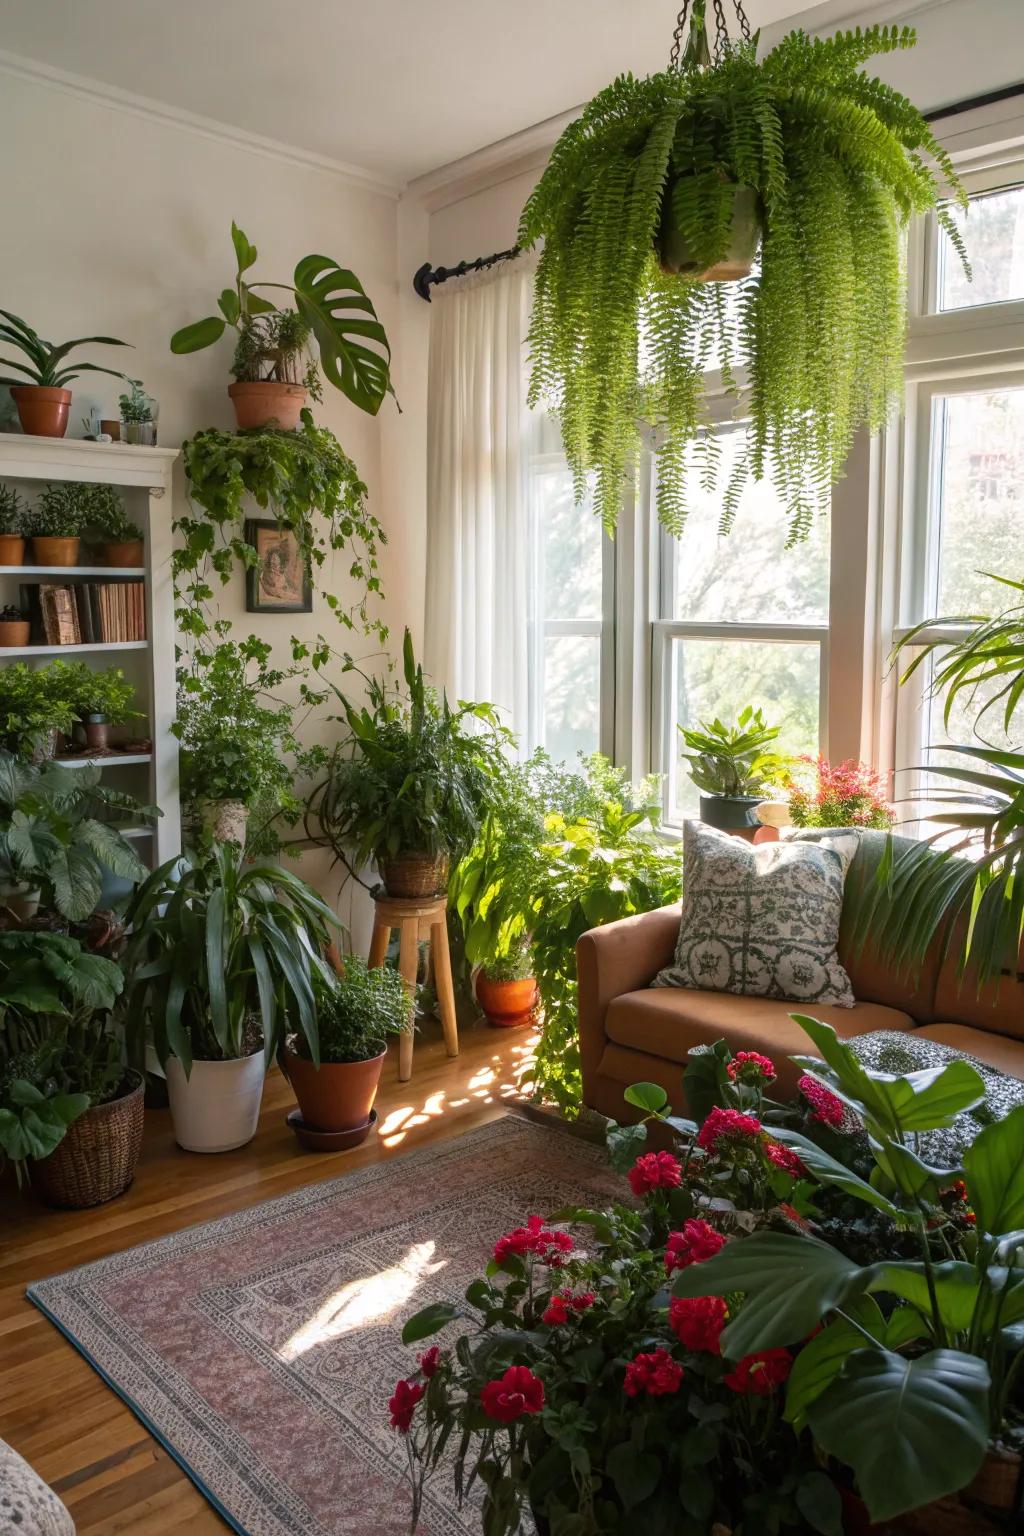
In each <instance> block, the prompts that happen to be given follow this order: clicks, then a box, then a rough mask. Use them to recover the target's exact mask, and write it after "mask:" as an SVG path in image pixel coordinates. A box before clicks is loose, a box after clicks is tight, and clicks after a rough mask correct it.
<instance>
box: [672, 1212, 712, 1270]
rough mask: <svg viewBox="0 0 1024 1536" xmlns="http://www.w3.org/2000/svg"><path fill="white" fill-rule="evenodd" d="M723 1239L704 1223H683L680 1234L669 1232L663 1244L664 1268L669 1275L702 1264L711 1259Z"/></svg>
mask: <svg viewBox="0 0 1024 1536" xmlns="http://www.w3.org/2000/svg"><path fill="white" fill-rule="evenodd" d="M724 1247H725V1238H724V1237H723V1236H722V1234H721V1233H720V1232H716V1231H715V1229H714V1227H712V1226H710V1225H709V1224H708V1223H707V1222H706V1221H700V1220H695V1219H692V1218H691V1220H690V1221H686V1222H684V1223H683V1230H682V1231H681V1232H670V1233H669V1235H668V1240H667V1242H666V1244H665V1268H666V1269H667V1270H668V1272H669V1274H671V1273H672V1271H673V1270H676V1269H686V1268H687V1267H688V1266H689V1265H690V1264H703V1263H705V1262H706V1260H708V1259H713V1258H714V1256H715V1254H716V1253H717V1252H718V1251H719V1249H720V1248H724Z"/></svg>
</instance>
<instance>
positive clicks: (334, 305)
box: [171, 223, 391, 430]
mask: <svg viewBox="0 0 1024 1536" xmlns="http://www.w3.org/2000/svg"><path fill="white" fill-rule="evenodd" d="M231 239H232V243H233V245H234V248H235V259H236V263H237V270H236V273H235V285H234V287H233V288H225V289H224V290H223V292H222V293H221V295H220V298H219V299H218V300H217V305H218V308H219V309H220V314H219V315H209V316H207V318H206V319H205V320H198V321H196V322H195V324H193V325H187V326H184V327H183V328H182V329H181V330H180V331H175V333H174V335H173V336H172V337H171V351H172V352H177V353H187V352H198V351H200V350H201V349H202V348H204V347H210V346H213V344H214V343H215V342H217V341H219V340H220V338H221V337H222V336H223V334H224V330H225V327H226V326H229V325H231V326H234V327H235V329H236V330H237V331H238V343H237V346H236V350H235V360H234V367H233V370H232V371H233V372H234V374H235V383H234V384H232V385H231V386H230V387H229V389H228V394H229V395H230V396H231V399H232V401H233V403H234V406H235V412H236V415H237V418H238V425H239V427H240V428H244V427H265V426H267V425H268V424H270V423H276V425H277V426H279V427H281V428H283V429H285V430H287V429H290V428H294V427H296V426H297V425H298V422H299V412H300V411H301V410H302V407H303V405H304V404H305V400H306V394H307V392H312V393H313V398H314V399H317V398H319V396H318V394H317V390H318V389H319V376H318V374H317V371H316V363H315V361H314V360H313V359H312V358H311V357H310V356H309V347H310V344H311V341H313V340H315V341H316V344H317V347H318V349H319V356H320V367H321V368H322V369H323V373H324V376H325V378H327V379H328V380H329V382H330V383H331V384H333V385H334V387H335V388H336V389H340V390H341V392H342V394H343V395H345V396H346V397H347V398H348V399H349V400H351V401H352V403H353V405H357V406H358V407H359V408H360V410H363V411H367V412H369V414H370V415H371V416H375V415H376V414H377V412H378V411H379V410H380V407H381V403H382V401H383V399H384V396H385V395H386V394H388V393H389V392H391V379H390V367H391V349H390V347H389V346H388V339H387V335H386V334H385V331H384V327H383V326H382V325H381V323H380V321H379V320H378V319H377V315H376V312H375V310H374V307H373V305H372V303H371V302H370V300H369V299H368V298H367V296H366V292H365V290H364V288H363V286H362V284H361V283H360V281H359V279H358V278H357V277H356V275H355V273H354V272H350V271H348V270H346V269H344V268H342V267H339V266H338V264H337V262H334V261H331V260H330V259H329V258H328V257H326V256H304V257H303V258H302V260H301V261H300V262H299V264H298V266H297V267H296V268H295V274H294V282H293V283H267V282H251V281H248V280H246V278H245V277H244V276H243V274H244V273H246V272H248V270H249V268H250V267H252V266H253V265H254V263H255V261H256V256H257V251H256V247H255V246H254V245H251V244H250V243H249V240H248V238H247V237H246V235H245V234H243V232H242V231H241V230H240V229H239V228H238V226H237V225H236V224H234V223H232V225H231ZM257 288H279V289H283V290H284V291H285V292H286V293H290V294H291V296H292V299H293V300H294V304H295V309H294V310H282V309H278V308H277V307H276V306H275V305H274V304H272V303H271V302H270V301H269V300H268V299H265V298H263V297H262V296H261V295H259V294H257V293H256V292H255V289H257Z"/></svg>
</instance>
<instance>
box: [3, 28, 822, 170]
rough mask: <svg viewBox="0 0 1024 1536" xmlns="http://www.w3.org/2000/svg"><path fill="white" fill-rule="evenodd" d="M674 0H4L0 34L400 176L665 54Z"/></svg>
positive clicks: (74, 65)
mask: <svg viewBox="0 0 1024 1536" xmlns="http://www.w3.org/2000/svg"><path fill="white" fill-rule="evenodd" d="M815 3H816V0H747V11H748V14H749V16H750V19H751V22H752V24H753V25H754V26H755V27H757V26H761V25H766V24H768V23H770V22H774V21H778V20H780V19H781V18H782V17H783V16H789V15H794V14H796V13H797V12H800V11H806V10H808V9H810V8H811V7H812V6H813V5H814V4H815ZM725 4H726V10H727V12H730V13H731V12H732V5H731V0H725ZM677 5H678V0H302V3H301V4H299V3H298V0H0V48H2V49H3V50H4V51H5V52H7V53H9V54H14V55H22V56H24V57H26V58H29V59H32V60H34V61H36V62H37V63H40V64H43V65H46V66H49V67H50V68H53V69H58V70H62V71H65V72H68V73H71V74H75V75H80V76H85V77H87V78H89V79H91V80H94V81H99V82H102V83H103V84H104V85H107V86H111V87H114V88H115V89H117V90H120V91H125V92H130V93H132V94H134V95H136V96H142V97H147V98H150V99H151V100H153V101H155V102H159V103H160V104H161V105H162V106H164V107H169V108H172V109H174V110H177V111H184V112H188V113H192V114H196V115H199V116H202V117H204V118H207V119H213V120H215V121H216V122H219V123H223V124H225V125H228V126H229V127H231V128H234V129H241V130H242V131H244V132H246V133H250V134H257V135H260V136H262V137H264V138H267V139H272V140H276V141H277V142H279V143H281V144H287V145H290V146H292V147H294V148H296V149H299V150H302V151H305V152H306V153H311V154H314V155H318V156H323V157H326V158H328V159H330V160H333V161H341V162H345V163H347V164H349V165H353V166H358V167H361V168H363V169H365V170H367V171H369V172H371V173H373V174H374V175H376V176H378V177H381V178H384V179H385V180H387V181H389V182H392V183H394V184H396V185H398V186H402V185H404V184H405V183H406V182H408V181H410V180H412V179H413V178H414V177H416V176H419V175H422V174H424V173H425V172H427V171H430V170H433V169H435V168H436V167H438V166H441V165H445V164H447V163H449V162H450V161H453V160H457V159H459V158H461V157H462V156H463V155H467V154H470V153H471V152H472V151H474V150H477V149H480V148H482V147H483V146H485V145H487V144H491V143H494V142H495V141H496V140H498V139H502V138H505V137H507V136H508V135H509V134H513V133H517V132H519V131H520V130H521V129H524V128H528V127H530V126H532V125H533V124H534V123H538V122H542V121H543V120H544V119H545V118H549V117H554V116H556V115H558V114H559V113H561V112H564V111H566V110H568V109H569V108H571V107H573V106H575V105H576V104H577V103H579V102H582V101H586V100H587V99H588V98H589V97H590V96H592V95H593V94H594V92H595V91H596V90H598V89H600V87H601V86H602V85H605V84H606V83H607V82H608V81H609V80H610V79H612V78H613V76H614V75H616V74H617V73H619V72H620V71H622V70H625V69H632V70H633V71H634V72H636V73H647V72H648V71H649V70H652V69H658V68H660V67H662V66H663V64H664V63H665V62H666V60H667V57H668V49H669V45H670V43H671V38H672V28H673V25H674V23H675V13H676V10H677ZM0 88H2V86H0ZM8 148H9V149H10V146H8Z"/></svg>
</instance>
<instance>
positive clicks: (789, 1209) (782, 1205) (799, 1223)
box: [778, 1200, 811, 1232]
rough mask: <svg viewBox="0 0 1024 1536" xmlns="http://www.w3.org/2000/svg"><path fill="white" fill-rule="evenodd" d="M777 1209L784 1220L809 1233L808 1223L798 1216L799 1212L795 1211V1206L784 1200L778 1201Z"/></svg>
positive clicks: (809, 1226) (804, 1218)
mask: <svg viewBox="0 0 1024 1536" xmlns="http://www.w3.org/2000/svg"><path fill="white" fill-rule="evenodd" d="M778 1209H779V1211H780V1212H781V1214H782V1215H783V1216H785V1218H786V1220H787V1221H791V1222H792V1223H793V1225H794V1226H796V1227H801V1228H802V1229H803V1231H804V1232H809V1231H810V1229H811V1224H810V1222H809V1221H808V1220H807V1218H806V1217H805V1216H801V1215H800V1212H799V1211H798V1210H797V1209H796V1207H795V1206H793V1205H789V1204H788V1203H787V1202H786V1201H785V1200H780V1201H779V1205H778Z"/></svg>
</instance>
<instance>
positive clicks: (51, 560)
mask: <svg viewBox="0 0 1024 1536" xmlns="http://www.w3.org/2000/svg"><path fill="white" fill-rule="evenodd" d="M81 543H82V541H81V539H51V538H40V537H39V535H38V534H36V535H35V536H34V537H33V539H32V557H33V559H34V560H35V562H36V565H77V564H78V551H79V548H80V546H81Z"/></svg>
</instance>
